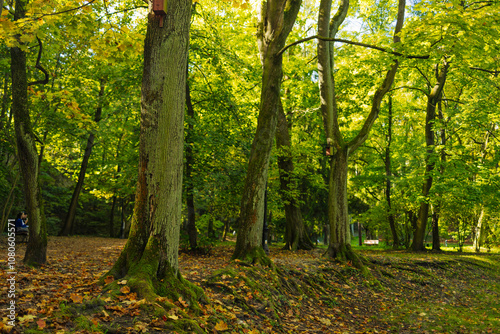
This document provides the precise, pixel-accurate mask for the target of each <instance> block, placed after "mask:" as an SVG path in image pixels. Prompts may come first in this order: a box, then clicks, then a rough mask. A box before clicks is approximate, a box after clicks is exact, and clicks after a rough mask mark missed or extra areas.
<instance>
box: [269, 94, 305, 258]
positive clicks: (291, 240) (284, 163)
mask: <svg viewBox="0 0 500 334" xmlns="http://www.w3.org/2000/svg"><path fill="white" fill-rule="evenodd" d="M289 131H290V125H289V123H288V120H287V118H286V115H285V112H284V111H283V106H282V105H281V103H280V108H279V110H278V126H277V129H276V147H277V148H278V151H279V155H278V168H279V174H280V195H281V200H282V202H283V203H284V205H285V218H286V232H285V242H286V245H285V249H288V250H293V251H296V250H298V249H305V250H309V249H312V248H314V244H313V243H312V241H311V239H310V238H309V235H308V234H307V231H306V228H305V226H304V221H303V219H302V212H301V210H300V204H299V203H298V201H297V198H296V197H295V195H293V190H294V189H296V185H295V184H294V180H293V177H294V175H293V170H294V168H293V158H292V145H291V140H290V132H289Z"/></svg>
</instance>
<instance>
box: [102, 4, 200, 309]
mask: <svg viewBox="0 0 500 334" xmlns="http://www.w3.org/2000/svg"><path fill="white" fill-rule="evenodd" d="M149 10H150V12H149V15H148V26H147V33H146V38H145V41H144V70H143V79H142V103H141V134H140V148H139V179H138V184H137V189H136V197H135V207H134V215H133V219H132V227H131V230H130V236H129V239H128V241H127V244H126V245H125V248H124V249H123V251H122V253H121V255H120V257H119V259H118V260H117V261H116V263H115V264H114V266H113V268H112V269H111V271H110V272H109V274H110V275H112V276H113V277H114V278H115V279H120V278H124V277H125V278H126V279H127V282H128V283H127V284H128V285H129V286H130V288H131V289H132V290H133V291H137V293H138V294H139V295H141V296H143V297H145V298H146V299H148V300H153V299H155V297H156V296H157V294H160V293H163V294H167V295H169V296H172V297H177V296H178V295H179V294H181V295H183V297H184V298H185V299H187V300H191V301H192V302H193V304H196V302H197V300H198V299H199V298H200V296H201V295H202V292H201V290H200V289H197V288H195V287H194V286H192V285H191V284H190V283H188V282H186V281H185V280H183V279H182V276H181V275H180V273H179V266H178V247H179V230H180V222H181V207H182V170H183V149H184V135H183V128H184V113H185V101H186V100H185V99H186V96H185V94H186V64H187V57H188V45H189V23H190V17H191V1H190V0H172V1H169V2H168V5H167V8H166V14H165V17H164V18H160V16H159V15H154V14H153V13H152V2H150V3H149ZM161 19H162V20H163V27H160V26H159V25H160V20H161ZM113 287H115V288H117V287H118V285H110V288H113ZM174 299H177V298H174Z"/></svg>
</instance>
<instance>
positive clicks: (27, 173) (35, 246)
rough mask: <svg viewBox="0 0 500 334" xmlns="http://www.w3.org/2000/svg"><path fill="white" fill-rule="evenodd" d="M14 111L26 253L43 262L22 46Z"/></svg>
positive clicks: (20, 9) (14, 61)
mask: <svg viewBox="0 0 500 334" xmlns="http://www.w3.org/2000/svg"><path fill="white" fill-rule="evenodd" d="M26 5H27V1H25V0H16V4H15V13H14V20H16V21H17V20H20V19H23V18H24V17H25V16H26ZM10 54H11V73H12V114H13V115H14V126H15V130H16V142H17V155H18V158H19V165H20V168H21V175H22V178H23V183H24V196H25V199H26V206H27V209H28V213H29V226H30V237H29V241H28V246H27V249H26V253H25V256H24V260H23V261H24V262H25V263H27V264H29V265H35V266H36V265H40V264H44V263H46V261H47V231H46V224H45V214H44V211H43V200H42V193H41V189H40V183H39V164H38V154H37V149H36V144H35V134H34V132H33V128H32V125H31V119H30V114H29V109H28V77H27V73H26V54H25V53H24V51H23V50H22V49H21V48H20V47H12V48H11V49H10Z"/></svg>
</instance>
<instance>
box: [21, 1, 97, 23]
mask: <svg viewBox="0 0 500 334" xmlns="http://www.w3.org/2000/svg"><path fill="white" fill-rule="evenodd" d="M95 1H96V0H90V1H89V2H87V3H84V4H83V5H81V6H78V7H75V8H70V9H66V10H63V11H61V12H56V13H50V14H42V15H40V16H36V17H33V18H32V19H31V21H37V20H39V19H41V18H42V17H45V16H54V15H59V14H64V13H69V12H73V11H75V10H78V9H82V8H83V7H86V6H89V5H91V4H92V3H94V2H95Z"/></svg>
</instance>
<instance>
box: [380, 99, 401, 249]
mask: <svg viewBox="0 0 500 334" xmlns="http://www.w3.org/2000/svg"><path fill="white" fill-rule="evenodd" d="M387 123H388V129H387V147H386V148H385V160H384V162H385V177H386V179H385V198H386V200H387V207H388V209H389V213H388V215H387V219H388V220H389V226H390V228H391V234H392V248H393V249H397V248H399V246H400V245H399V243H400V242H399V237H398V231H397V229H396V221H395V219H394V213H393V212H392V210H391V209H392V206H391V188H392V186H391V177H392V171H391V142H392V96H389V117H388V120H387Z"/></svg>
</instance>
